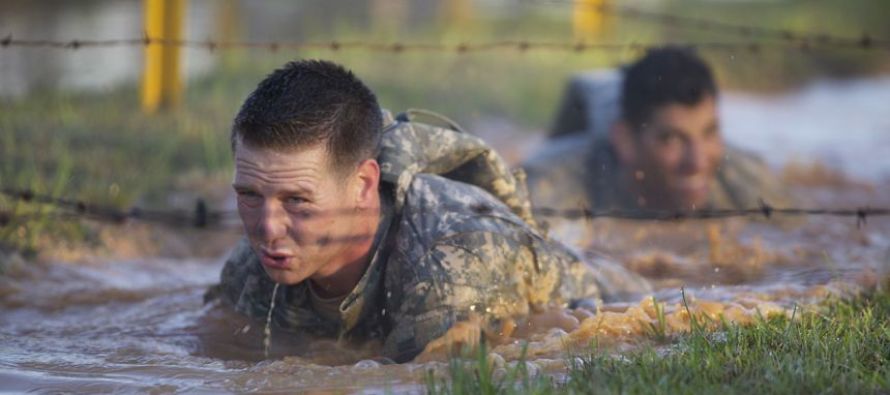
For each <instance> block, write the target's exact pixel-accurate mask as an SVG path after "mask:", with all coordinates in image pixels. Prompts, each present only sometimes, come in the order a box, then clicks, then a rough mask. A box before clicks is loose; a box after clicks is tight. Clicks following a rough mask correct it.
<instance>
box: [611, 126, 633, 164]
mask: <svg viewBox="0 0 890 395" xmlns="http://www.w3.org/2000/svg"><path fill="white" fill-rule="evenodd" d="M609 141H610V142H611V143H612V147H614V148H615V154H616V155H617V156H618V162H619V163H621V164H622V165H624V166H633V165H634V164H635V163H636V161H637V144H636V141H635V136H634V134H633V130H631V128H630V125H629V124H628V123H627V122H625V121H623V120H620V121H617V122H615V123H614V124H612V128H611V129H610V130H609Z"/></svg>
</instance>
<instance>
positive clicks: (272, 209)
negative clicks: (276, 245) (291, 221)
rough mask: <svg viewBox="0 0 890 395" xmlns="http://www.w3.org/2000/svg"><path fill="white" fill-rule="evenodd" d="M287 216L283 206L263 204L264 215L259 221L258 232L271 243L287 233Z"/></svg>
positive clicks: (264, 239)
mask: <svg viewBox="0 0 890 395" xmlns="http://www.w3.org/2000/svg"><path fill="white" fill-rule="evenodd" d="M286 217H287V216H286V215H285V213H284V210H283V209H282V208H281V207H278V206H277V205H275V204H265V205H263V210H262V216H261V218H260V220H259V221H258V223H257V229H256V230H257V233H259V235H260V236H261V237H262V239H263V241H264V242H266V243H271V242H273V241H275V240H278V239H280V238H282V237H284V236H285V234H286V233H287V224H286V219H287V218H286Z"/></svg>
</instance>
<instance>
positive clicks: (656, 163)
mask: <svg viewBox="0 0 890 395" xmlns="http://www.w3.org/2000/svg"><path fill="white" fill-rule="evenodd" d="M636 136H638V137H637V139H636V144H635V146H636V150H637V152H636V155H634V157H635V159H636V160H635V162H636V166H635V168H636V169H635V172H634V174H633V175H632V176H633V177H635V179H636V180H637V182H639V183H640V185H641V186H642V187H643V189H644V195H645V196H646V197H648V199H647V202H646V206H648V207H653V208H669V209H686V210H689V209H695V208H696V207H699V208H700V207H702V206H703V205H704V204H705V203H706V202H707V199H708V193H709V191H710V188H711V186H712V184H713V182H714V175H715V173H716V171H717V167H718V166H719V163H720V158H721V156H722V155H723V139H722V137H721V135H720V125H719V122H718V119H717V105H716V100H715V99H714V98H713V97H708V98H705V99H704V100H702V101H701V102H699V103H698V104H695V105H692V106H686V105H682V104H670V105H667V106H664V107H662V108H660V109H658V110H656V111H655V113H654V114H653V116H652V120H651V122H650V123H649V124H647V125H645V126H644V127H643V130H640V131H638V133H636Z"/></svg>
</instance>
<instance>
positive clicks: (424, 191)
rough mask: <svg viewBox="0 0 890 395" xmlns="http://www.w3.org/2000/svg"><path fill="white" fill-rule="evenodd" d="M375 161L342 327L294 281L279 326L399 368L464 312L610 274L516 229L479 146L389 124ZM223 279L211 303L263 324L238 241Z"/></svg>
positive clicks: (281, 303)
mask: <svg viewBox="0 0 890 395" xmlns="http://www.w3.org/2000/svg"><path fill="white" fill-rule="evenodd" d="M378 160H379V162H380V164H381V172H382V177H381V178H382V181H381V187H380V195H381V201H382V202H383V209H382V211H383V215H382V218H383V220H382V221H381V224H380V227H379V229H378V231H377V237H376V239H375V244H374V246H373V247H372V248H373V249H372V251H373V252H372V260H371V262H370V265H369V267H368V269H367V271H366V272H365V273H364V276H363V277H362V278H361V280H360V281H359V283H358V285H357V286H356V287H355V289H354V290H353V291H352V292H351V293H350V294H349V295H348V296H347V297H346V299H344V300H343V302H342V303H341V305H340V312H341V317H340V318H341V319H340V320H328V319H325V318H323V317H322V316H321V315H319V314H318V313H317V312H316V311H314V310H313V307H312V303H311V300H310V292H309V285H308V284H307V282H303V283H300V284H296V285H291V286H282V287H281V288H279V291H278V295H277V300H276V307H275V309H274V311H273V314H272V316H273V320H274V322H275V323H276V324H277V325H279V326H281V327H284V328H289V329H293V330H301V331H308V332H311V333H316V334H321V335H327V336H339V337H341V338H345V339H374V338H376V339H380V340H382V341H383V344H384V346H383V353H384V356H386V357H389V358H392V359H394V360H395V361H398V362H403V361H407V360H410V359H412V358H413V357H414V356H416V355H417V354H418V353H419V352H421V351H422V350H423V348H424V346H425V345H426V344H427V343H428V342H430V341H431V340H433V339H435V338H437V337H440V336H442V335H443V334H444V333H445V332H446V331H447V330H448V329H449V328H450V327H451V326H452V325H453V324H454V323H455V322H456V321H458V320H464V319H467V318H468V317H469V316H470V314H471V313H477V314H480V315H482V316H485V317H488V318H492V319H494V318H504V317H509V316H514V315H519V314H523V313H526V312H527V311H528V309H529V305H532V306H536V305H545V304H550V303H555V304H566V303H569V302H570V301H572V300H576V299H581V298H598V297H600V296H602V295H601V290H609V289H611V288H609V287H610V286H611V284H607V283H608V282H609V280H611V278H609V275H608V274H607V275H605V276H604V275H602V274H600V273H599V272H598V271H594V270H593V268H592V267H591V266H590V265H589V264H587V263H584V262H582V261H581V260H580V259H579V258H578V257H577V256H576V255H575V254H574V253H572V252H571V251H570V250H569V249H568V248H566V247H565V246H563V245H561V244H559V243H555V242H551V241H549V240H546V239H544V238H543V237H542V236H541V235H540V234H539V233H538V232H537V231H536V230H535V229H534V227H533V225H530V224H529V223H527V222H526V221H525V220H524V219H523V217H524V216H527V215H529V211H528V210H529V204H528V200H527V198H526V197H525V194H524V189H523V188H522V185H523V183H522V180H521V178H520V179H519V180H517V179H516V178H515V177H514V176H513V175H512V174H511V173H510V172H509V171H508V169H507V167H506V165H505V164H504V162H503V160H502V159H501V158H500V157H499V156H497V154H495V153H494V152H493V151H491V150H490V149H489V148H488V147H487V146H486V145H485V144H484V143H483V142H482V141H481V140H479V139H478V138H476V137H473V136H470V135H468V134H462V133H458V132H455V131H451V130H447V129H441V128H436V127H431V126H428V125H423V124H417V123H399V124H398V125H397V126H396V127H394V128H391V129H390V130H388V131H387V132H385V134H384V138H383V143H382V151H381V154H380V156H379V157H378ZM434 173H435V174H434ZM455 179H460V180H468V179H469V180H470V181H471V182H472V183H473V184H475V185H471V184H470V183H467V182H459V181H455ZM528 218H531V217H530V216H529V217H528ZM613 269H614V268H613ZM606 272H608V270H606ZM611 273H616V272H614V271H613V272H611ZM625 274H626V273H625ZM628 276H629V275H628ZM221 277H222V278H221V284H220V285H219V286H217V288H216V289H215V292H213V293H215V294H218V295H221V296H222V299H223V300H224V301H225V302H228V303H231V304H233V305H234V306H235V308H236V309H237V310H238V311H240V312H242V313H244V314H247V315H248V316H251V317H254V318H264V317H265V316H266V314H267V312H268V308H269V301H270V296H271V294H272V288H273V287H274V283H273V282H272V281H271V280H270V279H269V278H268V276H267V275H266V274H265V272H264V270H263V268H262V267H261V264H260V263H259V260H258V258H257V257H256V255H255V254H254V253H253V251H252V250H251V249H250V247H249V245H248V244H247V242H246V241H242V243H241V244H239V245H238V246H237V248H236V249H235V251H234V253H233V254H232V256H231V257H230V258H229V260H228V261H227V262H226V265H225V268H224V269H223V272H222V276H221ZM629 277H632V276H629ZM601 285H602V286H601ZM643 286H644V288H645V286H646V284H645V283H643ZM640 291H645V289H642V290H640Z"/></svg>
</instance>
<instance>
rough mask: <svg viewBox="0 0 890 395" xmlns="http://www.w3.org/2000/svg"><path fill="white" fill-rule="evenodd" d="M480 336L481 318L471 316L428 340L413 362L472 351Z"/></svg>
mask: <svg viewBox="0 0 890 395" xmlns="http://www.w3.org/2000/svg"><path fill="white" fill-rule="evenodd" d="M481 338H482V320H481V319H480V318H479V317H475V316H474V317H471V318H470V320H469V321H460V322H458V323H456V324H454V326H452V327H451V329H448V332H445V334H444V335H442V337H439V338H438V339H435V340H433V341H431V342H429V343H428V344H427V345H426V347H424V349H423V352H422V353H420V355H418V356H417V358H415V362H421V363H422V362H428V361H433V360H443V359H445V358H447V357H449V356H453V355H459V354H460V353H461V352H472V351H474V350H476V348H477V347H478V346H479V341H480V339H481Z"/></svg>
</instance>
